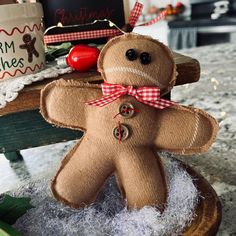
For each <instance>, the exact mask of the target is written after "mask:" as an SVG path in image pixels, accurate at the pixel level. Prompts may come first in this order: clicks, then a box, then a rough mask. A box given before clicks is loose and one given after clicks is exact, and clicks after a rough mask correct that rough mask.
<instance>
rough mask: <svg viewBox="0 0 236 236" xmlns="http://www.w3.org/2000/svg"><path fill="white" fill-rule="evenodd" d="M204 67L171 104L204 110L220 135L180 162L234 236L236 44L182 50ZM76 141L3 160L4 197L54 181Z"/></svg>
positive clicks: (0, 185)
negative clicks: (216, 201)
mask: <svg viewBox="0 0 236 236" xmlns="http://www.w3.org/2000/svg"><path fill="white" fill-rule="evenodd" d="M181 53H183V54H187V55H190V56H192V57H195V58H197V59H198V60H199V61H200V63H201V79H200V81H199V82H198V83H195V84H189V85H184V86H177V87H175V88H174V89H173V92H172V100H174V101H176V102H179V103H181V104H184V105H192V106H195V107H198V108H201V109H204V110H206V111H207V112H208V113H210V114H211V115H213V116H214V117H216V118H217V120H218V122H219V124H220V131H219V134H218V136H217V139H216V142H215V144H214V145H213V147H212V148H211V149H210V151H209V152H208V153H207V154H201V155H193V156H188V157H181V156H178V158H179V159H181V160H183V161H184V162H186V163H188V164H189V165H191V166H192V167H194V168H195V169H196V170H198V171H199V172H200V173H201V174H202V175H203V176H204V177H205V178H206V179H207V180H208V181H209V182H210V183H211V185H212V186H213V188H214V189H215V190H216V192H217V194H218V196H219V197H220V200H221V202H222V206H223V219H222V224H221V227H220V231H219V233H218V235H236V226H235V223H234V222H233V220H232V219H234V217H235V215H236V204H235V203H236V182H235V180H236V158H235V154H236V145H235V144H236V138H235V134H236V117H235V112H236V103H235V100H236V63H235V58H236V44H219V45H213V46H205V47H200V48H193V49H188V50H182V51H181ZM73 144H74V141H72V142H67V143H60V144H56V145H50V146H46V147H39V148H34V149H29V150H24V151H22V152H21V153H22V155H23V156H24V161H23V162H18V163H9V162H8V161H7V160H6V159H5V158H4V157H3V155H1V154H0V193H3V192H5V191H7V190H11V189H14V188H16V187H17V186H20V185H22V184H24V183H25V182H27V181H29V180H31V179H39V178H45V177H46V178H50V177H51V176H53V174H54V173H55V170H56V168H58V166H59V164H60V160H61V159H62V157H63V155H64V154H65V153H66V152H67V151H68V150H69V149H70V147H71V146H73Z"/></svg>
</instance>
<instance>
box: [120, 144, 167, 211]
mask: <svg viewBox="0 0 236 236" xmlns="http://www.w3.org/2000/svg"><path fill="white" fill-rule="evenodd" d="M116 169H117V175H118V181H119V185H120V187H121V189H122V193H123V194H124V197H125V198H126V199H127V201H128V206H129V207H130V208H142V207H144V206H145V205H153V206H154V205H155V206H157V207H158V208H160V210H162V208H163V206H164V204H165V203H166V198H167V185H166V180H165V175H164V171H163V166H162V163H161V160H160V158H159V157H157V156H155V155H154V153H153V152H152V150H151V149H150V148H146V149H143V148H136V149H134V150H127V151H126V152H122V153H120V154H119V156H118V157H117V158H116Z"/></svg>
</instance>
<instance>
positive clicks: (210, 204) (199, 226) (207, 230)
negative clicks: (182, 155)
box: [178, 161, 222, 236]
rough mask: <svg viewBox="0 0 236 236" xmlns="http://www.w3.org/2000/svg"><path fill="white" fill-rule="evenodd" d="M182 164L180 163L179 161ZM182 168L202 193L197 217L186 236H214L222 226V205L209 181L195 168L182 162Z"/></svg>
mask: <svg viewBox="0 0 236 236" xmlns="http://www.w3.org/2000/svg"><path fill="white" fill-rule="evenodd" d="M178 162H180V161H178ZM180 163H181V165H182V167H183V168H184V169H186V171H187V172H188V173H189V174H190V175H191V176H192V177H193V179H194V183H195V185H196V187H197V189H198V191H199V192H200V196H201V197H200V199H199V203H198V205H197V208H196V217H195V219H194V220H193V222H192V223H191V225H190V226H189V227H188V228H186V229H185V231H184V233H183V235H184V236H213V235H216V233H217V231H218V228H219V226H220V222H221V217H222V211H221V203H220V200H219V198H218V196H217V194H216V192H215V190H214V189H213V188H212V187H211V185H210V184H209V183H208V182H207V180H206V179H205V178H204V177H203V176H202V175H200V174H199V173H197V172H196V171H195V170H194V169H193V168H191V167H190V166H188V165H186V164H184V163H183V162H180Z"/></svg>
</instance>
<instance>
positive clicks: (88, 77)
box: [0, 53, 200, 116]
mask: <svg viewBox="0 0 236 236" xmlns="http://www.w3.org/2000/svg"><path fill="white" fill-rule="evenodd" d="M174 58H175V62H176V65H177V72H178V76H177V80H176V85H182V84H186V83H193V82H196V81H198V80H199V78H200V65H199V62H198V61H197V60H196V59H193V58H191V57H186V56H183V55H181V54H178V53H174ZM60 78H65V79H76V80H81V81H84V82H90V83H102V81H103V80H102V78H101V76H100V75H99V73H98V72H87V73H79V72H74V73H71V74H66V75H62V76H59V77H58V78H56V79H60ZM52 80H55V79H47V80H44V81H41V82H36V83H33V84H32V85H29V86H26V87H25V88H24V89H23V90H22V91H21V92H20V93H19V96H18V97H17V99H16V100H14V101H12V102H10V103H8V104H7V106H6V107H5V108H3V109H0V116H3V115H6V114H9V113H14V112H19V111H25V110H32V109H36V108H39V101H40V91H41V89H42V88H43V87H44V86H45V85H46V84H48V83H50V82H51V81H52Z"/></svg>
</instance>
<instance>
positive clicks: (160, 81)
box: [41, 33, 218, 209]
mask: <svg viewBox="0 0 236 236" xmlns="http://www.w3.org/2000/svg"><path fill="white" fill-rule="evenodd" d="M98 69H99V71H100V72H101V75H102V77H103V79H104V81H105V83H103V84H102V85H95V84H88V83H83V82H80V81H74V80H68V81H66V80H58V81H54V82H52V83H50V84H49V85H47V86H46V87H45V88H44V89H43V90H42V94H41V113H42V115H43V117H44V118H45V119H46V120H47V121H48V122H50V123H52V124H55V125H57V126H60V127H66V128H70V129H78V130H83V131H85V134H84V137H83V138H82V140H80V141H79V142H78V144H77V145H76V146H75V147H74V148H73V150H72V151H71V152H70V153H69V154H68V155H67V156H66V157H65V158H64V160H63V161H62V164H61V167H60V169H59V171H58V172H57V174H56V176H55V178H54V179H53V181H52V185H51V189H52V192H53V194H54V196H55V198H56V199H58V200H59V201H61V202H64V203H66V204H68V205H70V206H72V207H82V206H85V205H88V204H90V203H92V202H94V201H95V199H96V197H97V195H98V193H99V190H100V189H101V187H102V186H103V185H104V183H105V181H106V180H107V178H108V177H109V176H111V175H112V174H114V173H115V174H116V177H117V181H118V185H119V187H120V191H121V193H122V196H123V198H124V199H127V204H128V207H129V208H142V207H143V206H145V205H151V206H156V207H159V208H160V209H162V207H163V206H164V205H165V203H166V198H167V194H168V193H167V184H166V177H165V171H164V168H163V164H162V161H161V159H160V157H159V155H158V154H157V151H158V150H159V151H160V150H164V151H168V152H172V153H176V154H183V155H184V154H193V153H201V152H205V151H207V150H208V148H209V147H210V145H211V144H212V142H213V140H214V138H215V136H216V133H217V130H218V125H217V122H216V121H215V119H214V118H213V117H211V116H210V115H208V114H207V113H206V112H204V111H202V110H199V109H196V108H193V107H186V106H181V105H178V104H175V103H174V102H172V101H169V100H165V99H163V98H162V97H163V95H164V94H166V93H168V92H169V91H170V90H171V88H172V87H173V86H174V84H175V80H176V66H175V63H174V59H173V56H172V53H171V51H170V50H169V49H168V47H166V46H165V45H163V44H162V43H160V42H159V41H156V40H154V39H152V38H150V37H147V36H141V35H136V34H133V33H127V34H124V35H122V36H118V37H115V38H113V39H111V40H110V41H109V42H108V43H107V44H106V45H105V47H104V48H103V49H102V51H101V53H100V56H99V60H98Z"/></svg>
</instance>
